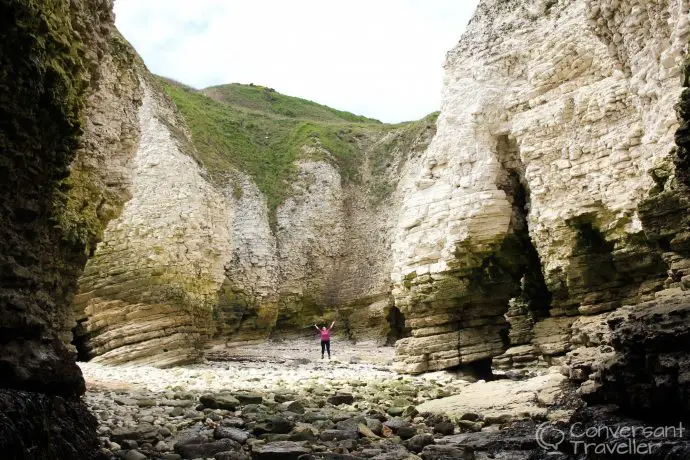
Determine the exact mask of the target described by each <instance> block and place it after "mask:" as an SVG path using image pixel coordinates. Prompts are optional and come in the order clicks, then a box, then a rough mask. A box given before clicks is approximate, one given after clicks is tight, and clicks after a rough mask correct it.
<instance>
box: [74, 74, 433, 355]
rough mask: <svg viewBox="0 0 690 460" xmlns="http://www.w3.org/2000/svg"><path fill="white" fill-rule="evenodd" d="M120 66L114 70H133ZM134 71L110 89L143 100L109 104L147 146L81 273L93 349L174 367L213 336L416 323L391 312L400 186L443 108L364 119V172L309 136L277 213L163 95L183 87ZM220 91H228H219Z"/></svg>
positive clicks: (84, 330) (82, 316) (358, 333)
mask: <svg viewBox="0 0 690 460" xmlns="http://www.w3.org/2000/svg"><path fill="white" fill-rule="evenodd" d="M113 70H115V69H111V71H110V72H104V73H107V74H108V75H110V78H111V79H113V80H117V79H121V78H120V76H119V75H118V74H117V72H114V71H113ZM129 70H130V72H131V73H133V74H134V75H133V77H132V78H133V80H132V85H129V84H128V85H126V86H125V87H124V88H122V89H117V88H105V89H104V91H103V94H101V95H100V97H101V99H103V100H112V99H113V93H115V94H122V93H125V94H128V93H127V91H129V92H131V93H132V94H136V95H138V96H139V97H140V98H141V101H142V103H141V107H140V108H139V109H138V112H137V111H133V110H132V109H131V108H123V109H122V110H118V111H111V112H110V113H121V112H125V113H127V114H128V115H132V114H134V115H133V118H134V120H135V122H136V123H138V129H137V131H138V136H139V142H138V147H137V148H136V151H135V152H134V154H133V156H132V160H131V162H129V163H127V165H126V167H125V168H120V167H119V166H120V165H119V163H117V164H116V165H115V166H113V167H114V168H115V169H116V170H117V172H118V173H122V174H123V175H124V176H123V177H124V179H123V180H124V182H122V183H126V186H125V187H124V189H125V190H126V192H127V193H128V194H129V195H130V196H131V199H130V200H129V201H128V202H127V203H126V205H125V206H124V209H123V210H122V213H121V215H119V217H117V218H116V219H114V220H112V221H111V222H110V224H109V225H108V226H107V227H106V229H105V232H104V236H103V242H102V243H101V244H99V245H98V247H97V248H96V250H95V251H94V253H93V256H92V257H91V258H90V259H89V261H88V263H87V266H86V269H85V271H84V274H83V276H82V277H81V279H80V281H79V293H78V294H77V296H76V297H75V302H74V308H75V312H76V313H77V317H78V320H79V326H78V327H77V329H76V330H75V335H76V339H75V344H76V345H77V347H78V349H79V351H80V353H81V355H82V357H83V358H84V359H90V358H94V359H95V360H96V361H99V362H106V363H122V362H135V363H141V364H144V363H148V364H156V365H158V366H170V365H174V364H180V363H185V362H191V361H194V360H196V359H198V358H199V357H200V355H201V352H202V350H203V349H204V347H205V346H206V345H207V344H208V340H209V339H211V338H215V339H216V341H217V342H218V343H227V342H243V341H247V340H265V339H266V338H267V337H268V335H269V334H271V333H273V334H305V333H311V332H312V324H314V323H315V322H326V321H331V320H334V319H337V320H338V329H337V330H339V331H340V332H341V333H347V334H348V335H349V336H350V337H352V338H354V339H357V340H371V341H376V342H378V343H381V344H383V343H385V342H386V341H387V340H389V339H390V338H391V337H393V336H395V335H396V334H397V332H396V328H398V327H400V328H404V326H402V325H400V321H399V320H398V321H397V322H396V321H394V320H393V319H392V318H393V317H394V316H395V312H396V311H397V310H395V309H394V308H393V306H392V301H391V297H390V280H389V274H390V270H391V254H390V251H389V250H388V247H389V246H390V241H391V236H390V235H391V231H392V228H393V224H394V218H395V213H394V210H395V209H396V206H395V205H394V203H395V200H396V199H397V198H396V196H395V195H394V194H392V193H391V191H392V189H393V188H394V185H395V182H396V181H397V174H398V170H399V169H400V168H401V167H402V166H403V164H404V162H405V160H406V159H407V158H410V157H413V156H414V155H415V154H418V153H419V152H421V151H423V149H424V148H425V147H426V145H427V144H428V142H429V140H430V139H431V137H432V135H433V133H434V129H433V121H434V118H433V117H431V118H429V119H425V120H422V121H420V122H415V123H411V124H408V125H403V126H402V127H397V128H396V127H387V126H385V125H381V124H380V123H378V122H377V124H373V125H371V126H370V125H365V126H364V127H361V128H359V129H360V130H361V133H360V135H358V137H352V139H353V142H356V145H355V147H354V148H355V149H356V150H357V152H358V153H357V155H361V156H362V158H363V159H364V161H363V163H362V164H360V165H356V166H355V168H356V171H355V172H354V173H353V172H352V171H346V170H344V168H345V166H343V165H341V164H338V162H336V161H334V160H333V158H334V157H335V154H334V153H332V152H330V151H329V150H328V149H327V145H308V144H307V143H305V145H303V146H302V154H301V155H302V157H303V158H298V159H297V160H295V162H294V169H295V174H294V177H292V180H291V182H290V184H289V188H290V190H289V193H287V194H286V198H285V199H284V201H282V202H281V203H279V204H278V206H277V208H276V209H275V211H272V210H271V209H270V207H269V203H268V199H267V197H266V196H265V195H264V194H263V193H262V191H261V190H260V188H259V187H258V186H257V182H256V178H255V177H253V176H252V175H251V174H248V173H247V172H246V171H244V170H242V169H241V168H238V167H234V166H232V165H227V164H224V165H223V166H222V167H217V166H216V167H214V168H211V167H210V166H212V164H211V163H210V162H211V161H212V159H211V158H208V157H204V155H203V154H204V153H205V152H204V151H203V150H202V148H201V145H200V144H199V140H198V138H195V134H196V133H195V132H194V130H190V128H189V125H191V126H194V123H195V120H193V119H189V118H185V117H183V116H182V115H183V114H184V112H183V111H181V110H178V107H176V105H175V104H174V103H173V101H171V99H170V98H169V97H168V96H167V94H166V91H163V89H164V87H165V88H167V89H168V90H170V88H171V85H173V86H174V88H175V89H178V86H177V85H176V84H172V83H170V82H166V81H161V80H160V79H158V78H156V77H153V76H151V75H150V74H149V73H148V72H147V70H146V69H145V68H144V67H143V65H133V66H131V67H130V69H129ZM127 83H129V82H127ZM107 91H110V93H109V94H105V93H106V92H107ZM180 91H191V92H194V91H193V90H191V89H187V88H184V89H180ZM257 91H258V90H257ZM168 92H169V91H168ZM207 93H208V94H211V95H215V97H218V98H220V96H219V94H220V90H219V89H218V88H216V89H215V90H213V91H211V90H207ZM174 94H175V93H174V92H173V95H174ZM195 94H196V93H195ZM270 96H271V97H275V96H274V95H273V94H271V95H270ZM205 103H211V101H210V100H205ZM314 105H315V104H314ZM317 107H321V106H317ZM321 109H322V110H323V108H321ZM328 110H332V109H328ZM287 122H291V121H290V120H289V119H288V120H287ZM341 124H342V125H343V131H344V130H347V129H350V130H351V129H352V128H349V125H348V124H346V123H343V122H342V121H341ZM355 128H357V127H355ZM358 132H359V131H358ZM262 137H263V136H262ZM311 139H312V138H308V139H307V141H305V142H308V141H310V140H311ZM324 142H325V141H324ZM223 154H224V155H229V156H232V155H234V153H233V152H232V151H227V152H223ZM113 158H114V160H115V161H118V160H117V159H116V158H115V157H113ZM321 158H323V159H321ZM213 166H215V165H213ZM346 174H351V175H357V178H356V179H352V178H349V179H348V178H346V177H345V175H346ZM276 180H278V179H277V178H276ZM382 188H383V189H384V190H381V189H382ZM307 331H309V332H307ZM389 336H390V337H389Z"/></svg>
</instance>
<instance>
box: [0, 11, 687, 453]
mask: <svg viewBox="0 0 690 460" xmlns="http://www.w3.org/2000/svg"><path fill="white" fill-rule="evenodd" d="M111 9H112V5H111V2H109V1H108V0H72V1H71V2H65V1H57V2H26V1H21V0H1V1H0V24H1V25H2V27H1V28H0V68H2V69H3V70H2V72H1V73H0V92H1V97H0V122H1V126H0V128H1V129H0V145H2V148H3V155H2V158H0V179H2V180H0V193H1V194H2V198H3V200H2V203H3V204H2V207H0V278H1V280H2V283H1V284H0V318H1V319H0V331H1V332H2V334H0V370H1V371H2V372H0V451H2V452H3V455H8V456H10V457H13V458H14V457H16V458H51V457H55V458H81V457H85V456H86V457H89V456H91V454H92V453H93V454H94V455H95V450H96V448H97V439H96V431H95V429H96V428H95V419H94V418H93V417H92V416H91V415H90V414H89V412H88V411H87V409H86V406H85V405H84V404H83V402H82V401H81V400H80V395H82V394H83V392H84V381H83V378H82V375H81V372H80V370H79V368H78V367H77V366H76V365H75V362H74V355H75V351H76V352H78V353H79V354H80V355H81V358H83V359H91V358H93V360H94V361H100V362H103V363H123V362H135V363H140V364H153V365H156V366H160V367H166V366H172V365H175V364H180V363H184V362H189V361H193V360H196V359H198V358H199V357H200V355H201V353H202V351H203V350H204V348H205V347H207V346H208V345H209V344H213V343H214V342H209V341H210V340H216V341H217V343H228V342H239V341H251V340H264V339H266V338H267V337H268V336H269V335H273V336H280V335H285V334H306V331H307V330H310V329H311V325H312V324H313V323H314V322H317V321H318V322H325V321H330V320H332V319H337V320H338V322H339V323H338V324H339V329H340V330H341V331H342V333H344V334H347V335H348V336H349V337H351V338H354V339H356V340H362V341H363V340H366V341H374V342H376V343H378V344H383V343H392V342H395V341H396V340H397V342H396V352H397V368H398V370H400V371H403V372H409V373H421V372H425V371H430V370H438V369H446V368H454V367H457V366H467V365H469V366H474V367H475V370H477V371H479V372H490V371H491V369H492V367H493V370H494V371H501V372H504V373H506V374H508V375H509V376H511V377H520V376H524V375H529V374H530V373H531V372H533V371H534V370H535V368H538V367H546V366H548V365H552V366H553V365H561V370H562V374H564V376H567V377H568V378H569V379H570V380H571V381H573V382H575V383H577V384H578V385H579V390H578V391H579V393H580V394H581V395H582V396H583V397H584V398H585V399H586V400H588V401H591V402H594V403H615V404H617V405H619V406H620V407H622V408H624V409H626V410H627V411H628V412H636V413H637V414H638V415H641V416H643V417H652V416H654V413H655V411H657V410H659V408H663V409H664V410H665V411H666V413H667V414H670V415H672V416H674V417H677V418H679V419H680V418H683V417H686V416H687V413H688V411H690V407H689V406H688V392H689V391H690V389H689V388H688V381H690V378H688V375H690V365H689V361H688V345H687V344H688V339H689V338H690V337H689V336H688V334H689V329H688V311H689V309H690V300H689V299H690V296H689V295H688V289H689V288H690V281H689V280H690V273H689V270H690V191H689V187H690V172H689V169H688V168H689V167H688V155H689V151H690V134H689V133H690V125H689V123H690V105H689V104H690V89H688V86H689V85H690V61H689V60H688V57H687V54H688V43H689V42H690V16H689V15H688V11H690V2H689V1H688V0H673V1H671V0H655V1H642V0H586V1H575V0H560V1H557V2H554V1H551V0H542V1H539V2H537V3H536V4H535V3H534V2H527V1H524V0H509V1H505V0H484V1H482V2H480V5H479V7H478V10H477V13H476V15H475V17H474V18H473V20H472V21H471V23H470V24H469V26H468V29H467V31H466V33H465V35H464V36H463V38H462V39H461V41H460V43H459V44H458V45H457V47H456V48H455V49H454V50H452V51H451V52H450V53H449V54H448V59H447V63H446V81H445V88H444V102H443V108H442V112H441V114H440V116H439V118H438V122H437V124H436V126H434V125H435V123H436V119H435V117H434V116H431V117H428V118H426V119H424V120H421V121H419V122H414V123H409V124H404V125H400V126H387V125H383V124H380V123H378V122H375V121H373V120H367V119H364V118H363V117H357V116H354V115H352V114H346V113H343V112H338V111H334V110H332V109H328V108H325V107H322V106H317V105H316V104H311V103H307V102H306V101H302V102H300V103H299V107H300V110H302V111H301V112H300V111H299V110H298V111H297V112H293V111H292V110H291V109H286V108H285V106H284V105H283V106H281V105H280V104H281V102H280V101H281V100H280V97H283V96H280V97H279V96H278V95H277V94H276V93H275V91H273V90H271V89H256V88H254V87H253V85H251V86H252V87H251V88H250V89H247V88H244V89H242V91H260V92H261V97H265V101H264V102H265V103H266V104H267V106H268V107H269V109H266V108H265V107H264V108H261V107H263V106H261V107H259V108H257V107H253V106H251V105H249V106H242V107H240V108H238V107H235V106H233V105H232V104H233V103H234V102H232V101H230V100H226V96H227V95H226V93H224V90H223V89H222V88H220V87H219V88H210V89H207V90H205V91H203V92H198V91H195V90H191V89H189V88H182V87H180V86H179V85H176V84H174V83H171V82H166V81H164V80H162V79H160V78H158V77H154V76H152V75H150V74H149V73H148V71H147V70H146V68H145V66H144V64H143V63H142V62H141V60H140V59H139V58H138V56H137V55H136V53H135V52H134V51H133V50H132V49H131V47H130V46H129V44H127V42H126V41H125V40H124V39H123V38H122V37H120V36H119V35H118V34H117V32H116V31H114V30H112V29H113V18H112V12H111ZM181 94H187V95H193V96H194V97H202V98H204V99H203V104H208V107H213V108H214V110H217V111H220V112H222V111H223V110H226V109H227V110H235V111H237V110H239V111H240V112H235V115H234V116H237V113H240V114H241V117H244V116H246V117H247V118H248V119H249V118H252V117H254V118H253V119H254V120H256V119H260V118H261V117H264V118H266V119H267V120H268V119H270V120H273V121H271V122H270V123H273V122H274V121H275V120H279V123H278V122H276V123H278V124H281V127H280V129H283V130H284V131H285V132H287V128H285V126H289V129H294V131H290V133H289V135H288V136H287V138H288V141H289V142H287V141H286V142H285V143H284V144H282V145H283V146H284V147H285V151H280V152H279V153H280V154H281V155H283V157H285V158H288V159H289V161H288V164H287V165H279V166H280V167H284V169H283V170H281V171H280V174H283V176H284V177H283V176H281V177H280V178H279V177H278V174H276V176H275V181H276V184H277V185H276V184H269V185H270V187H268V186H267V183H266V177H264V176H262V177H263V182H262V177H260V175H258V173H257V170H255V169H252V168H251V167H249V166H247V165H246V164H245V165H242V164H241V163H237V164H233V163H232V162H229V161H226V160H227V157H228V156H232V155H233V154H234V153H237V152H236V151H235V150H233V148H234V147H237V148H238V149H239V148H240V147H241V146H240V145H239V144H238V145H237V146H233V145H232V144H217V145H216V144H214V145H212V146H211V148H209V145H208V139H205V138H204V137H203V135H202V136H200V131H199V130H198V128H199V126H198V123H197V121H198V120H195V119H194V110H195V109H196V108H195V107H193V106H189V105H185V103H187V102H189V101H188V100H183V99H177V98H176V97H175V95H177V96H180V95H181ZM679 100H680V102H679V103H678V101H679ZM197 101H198V100H197ZM276 101H277V102H276ZM235 103H236V102H235ZM214 104H215V105H214ZM276 104H277V105H276ZM310 104H311V105H310ZM274 105H276V107H277V108H274ZM304 107H307V109H304ZM274 109H275V110H274ZM676 109H677V110H676ZM262 110H269V112H267V113H263V112H261V111H262ZM271 110H272V111H271ZM304 110H306V112H305V111H304ZM309 111H313V112H309ZM220 112H219V113H220ZM223 113H225V112H223ZM257 117H258V118H257ZM320 117H326V118H325V119H326V120H327V122H328V123H327V124H328V126H329V128H328V129H326V128H324V126H323V125H319V122H320V120H321V118H320ZM240 121H241V122H242V123H240V122H237V120H235V119H233V120H231V122H230V123H228V124H227V125H225V126H222V128H223V129H236V128H237V127H238V126H240V128H241V129H242V130H245V131H241V130H240V131H241V132H240V131H238V132H239V133H240V136H239V137H238V139H236V140H238V142H245V143H251V142H256V143H257V146H258V147H261V148H264V149H265V150H260V149H258V147H257V146H253V147H257V149H256V152H260V151H261V152H264V151H268V150H269V147H271V148H275V145H273V144H271V142H273V140H272V139H271V135H268V134H266V135H264V134H265V133H263V132H260V131H261V129H262V128H261V127H259V128H257V126H256V125H253V124H252V122H248V123H246V124H243V123H244V120H240ZM233 123H234V124H233ZM266 123H269V122H266ZM270 123H269V124H270ZM283 125H284V126H283ZM333 126H336V127H337V129H336V128H333ZM213 128H214V129H217V130H221V129H220V128H219V127H218V126H214V127H213ZM240 128H237V129H240ZM331 129H332V130H331ZM252 130H254V132H255V134H256V132H260V134H261V136H262V139H259V138H251V137H248V135H246V136H245V134H247V133H249V132H251V131H252ZM320 130H321V131H320ZM329 130H331V131H329ZM285 132H282V134H281V135H285ZM201 134H203V132H201ZM269 134H276V137H277V136H278V134H280V133H269ZM242 136H244V137H242ZM290 136H292V137H290ZM432 137H433V140H432ZM257 139H259V140H257ZM259 144H260V145H259ZM228 145H230V147H228ZM276 145H277V144H276ZM245 146H246V145H245ZM427 147H428V148H427ZM339 148H340V149H342V151H340V150H338V149H339ZM251 152H254V150H251ZM256 152H255V153H256ZM274 153H275V152H274ZM281 158H282V157H281ZM267 163H268V162H267ZM273 166H275V165H271V167H273ZM269 170H270V168H269ZM264 172H265V171H264ZM286 178H287V179H286ZM269 179H273V177H270V178H269ZM288 179H289V180H288ZM281 188H283V189H284V190H280V189H281ZM267 190H268V191H269V192H271V193H272V194H271V193H268V192H267ZM87 259H88V262H87ZM84 264H86V268H85V270H84V273H83V275H81V277H80V278H79V280H78V283H77V279H78V277H79V276H80V272H81V270H82V268H83V267H84ZM77 285H78V292H77V293H76V295H74V294H75V290H76V289H77ZM72 333H74V341H73V342H72V343H70V342H71V341H72ZM550 375H551V376H550V377H548V379H549V381H551V380H553V382H556V383H558V384H559V385H560V383H561V382H562V381H563V380H564V379H563V378H561V376H558V375H557V374H550ZM554 375H556V376H554ZM515 385H518V386H519V383H516V384H515ZM554 385H555V384H554ZM564 391H565V390H564ZM554 395H555V392H551V391H549V392H548V394H545V395H543V397H544V398H547V399H548V398H550V399H553V398H555V396H554ZM560 395H561V393H560V392H559V393H558V396H559V398H560ZM528 397H529V398H532V395H531V394H530V395H529V396H528ZM564 397H565V396H564ZM478 399H481V398H478ZM441 404H443V403H441ZM463 410H465V409H463Z"/></svg>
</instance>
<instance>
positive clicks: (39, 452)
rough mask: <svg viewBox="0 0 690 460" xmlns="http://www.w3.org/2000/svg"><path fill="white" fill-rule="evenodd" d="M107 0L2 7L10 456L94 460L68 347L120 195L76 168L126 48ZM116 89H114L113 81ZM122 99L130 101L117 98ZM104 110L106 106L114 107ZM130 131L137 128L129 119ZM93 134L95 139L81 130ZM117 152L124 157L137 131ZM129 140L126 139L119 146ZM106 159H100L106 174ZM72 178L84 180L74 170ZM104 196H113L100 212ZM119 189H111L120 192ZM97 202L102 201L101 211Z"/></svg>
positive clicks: (2, 383)
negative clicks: (90, 263)
mask: <svg viewBox="0 0 690 460" xmlns="http://www.w3.org/2000/svg"><path fill="white" fill-rule="evenodd" d="M111 9H112V5H111V3H110V2H109V1H102V0H83V1H81V0H75V1H72V2H66V1H57V2H26V1H19V0H3V1H2V2H0V67H1V68H2V72H0V146H2V147H1V148H2V155H1V156H0V194H1V195H2V203H3V204H2V206H1V207H0V281H1V282H0V331H1V333H0V451H2V456H3V457H5V458H36V459H39V458H41V459H43V458H89V457H90V456H91V454H92V453H94V452H95V450H96V449H97V447H98V445H97V439H96V420H95V418H94V417H93V416H92V415H91V414H90V413H89V412H88V410H87V408H86V406H85V405H84V403H83V402H82V401H81V400H80V399H79V396H80V395H81V394H83V393H84V389H85V387H84V380H83V378H82V375H81V372H80V370H79V368H78V367H77V365H76V363H75V362H74V356H73V354H72V353H71V351H70V349H69V347H68V344H69V337H70V335H71V334H70V331H71V329H72V327H73V317H72V315H71V308H70V302H71V298H72V295H73V293H74V290H75V288H76V281H77V277H78V275H79V273H80V271H81V269H82V267H83V265H84V263H85V262H86V258H87V256H88V251H89V249H90V248H93V247H94V246H95V243H96V241H97V240H98V238H99V237H100V230H101V229H102V226H103V225H104V224H105V223H106V222H107V220H108V219H109V218H110V217H112V214H113V213H114V212H116V208H117V205H118V201H119V198H120V195H119V194H118V192H117V191H116V190H115V189H116V188H117V187H113V188H111V186H110V185H108V184H110V183H113V182H117V180H116V175H115V176H110V175H109V177H108V179H107V183H105V182H103V177H102V176H99V175H93V176H91V175H89V174H88V173H87V174H81V172H84V171H85V170H86V165H85V167H84V168H78V169H79V170H80V174H77V170H76V169H75V170H72V171H71V170H70V164H71V163H72V162H73V161H74V159H75V157H79V156H80V153H78V151H79V150H80V149H81V150H86V151H88V150H97V149H96V147H95V144H97V143H98V142H99V139H98V137H99V135H98V134H97V132H104V131H103V130H102V129H100V128H99V129H95V130H89V129H88V128H86V127H85V126H84V123H83V120H84V116H85V114H87V113H95V112H94V111H93V110H92V108H93V107H92V106H91V103H92V102H93V100H92V99H91V100H90V99H89V96H90V95H92V94H94V91H96V92H97V88H98V87H99V85H100V84H101V78H100V77H101V74H100V70H101V62H102V61H103V59H104V57H105V56H106V55H110V54H112V53H114V52H116V49H115V48H116V43H115V42H113V41H111V40H110V34H111V29H112V28H113V17H112V12H111ZM106 84H107V83H106ZM118 103H121V102H118ZM103 109H106V108H105V107H104V108H103ZM122 123H123V124H126V121H122ZM84 131H86V132H88V133H90V134H86V136H85V137H86V138H84V137H83V136H82V133H83V132H84ZM116 137H117V136H114V137H113V140H115V142H114V143H113V144H112V145H110V147H109V149H110V150H109V151H105V150H103V151H100V152H101V153H102V154H103V155H108V153H110V152H115V151H118V152H119V153H120V154H121V156H122V157H123V158H124V157H126V156H127V152H128V150H129V149H130V147H131V146H132V145H133V142H132V139H131V138H128V136H127V133H126V132H125V133H123V137H122V139H119V138H118V139H115V138H116ZM120 141H121V142H120ZM99 161H100V157H99V156H98V155H96V156H93V157H91V158H89V165H88V167H93V168H96V169H98V167H99ZM71 172H72V173H74V175H71ZM91 191H94V193H95V194H96V196H102V197H103V200H100V201H97V202H95V203H93V206H94V207H88V206H87V207H88V209H87V207H85V206H82V205H83V204H84V203H88V205H91V204H92V202H91V196H89V197H88V198H86V197H85V196H84V195H83V194H82V193H84V192H88V193H90V192H91ZM110 192H112V193H110ZM96 205H98V206H96Z"/></svg>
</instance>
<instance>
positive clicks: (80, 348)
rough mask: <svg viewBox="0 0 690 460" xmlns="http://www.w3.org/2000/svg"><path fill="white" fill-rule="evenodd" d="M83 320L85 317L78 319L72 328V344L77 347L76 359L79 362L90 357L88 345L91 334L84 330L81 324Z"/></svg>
mask: <svg viewBox="0 0 690 460" xmlns="http://www.w3.org/2000/svg"><path fill="white" fill-rule="evenodd" d="M85 321H86V320H85V319H83V320H80V321H78V322H77V325H76V326H75V327H74V328H73V329H72V345H73V346H74V348H76V349H77V361H80V362H85V361H89V360H90V359H91V357H92V354H91V346H90V345H89V339H90V338H91V336H90V334H89V333H88V332H86V328H85V327H84V324H83V323H84V322H85Z"/></svg>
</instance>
